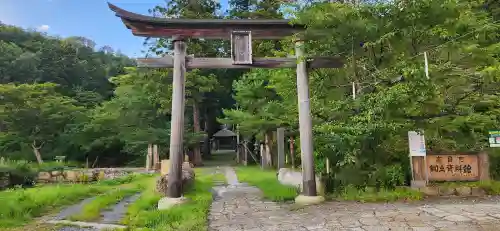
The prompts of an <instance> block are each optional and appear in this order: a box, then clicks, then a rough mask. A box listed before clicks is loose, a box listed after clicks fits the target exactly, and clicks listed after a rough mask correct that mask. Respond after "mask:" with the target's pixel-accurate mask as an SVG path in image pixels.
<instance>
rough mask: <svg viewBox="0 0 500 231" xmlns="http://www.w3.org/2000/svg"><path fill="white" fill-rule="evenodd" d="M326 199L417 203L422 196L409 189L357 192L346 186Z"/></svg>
mask: <svg viewBox="0 0 500 231" xmlns="http://www.w3.org/2000/svg"><path fill="white" fill-rule="evenodd" d="M328 199H335V200H344V201H359V202H391V201H418V200H422V199H423V194H422V193H421V192H419V191H415V190H413V189H410V188H396V189H394V190H387V189H381V190H379V191H377V190H375V189H374V188H366V189H364V190H359V189H357V188H355V187H352V186H348V187H346V188H344V189H343V190H342V192H340V193H339V194H337V195H330V196H329V197H328Z"/></svg>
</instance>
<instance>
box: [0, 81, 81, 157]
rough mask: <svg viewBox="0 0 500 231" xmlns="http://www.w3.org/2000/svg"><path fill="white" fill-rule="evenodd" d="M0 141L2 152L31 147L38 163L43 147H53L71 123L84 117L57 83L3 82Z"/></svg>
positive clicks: (0, 106)
mask: <svg viewBox="0 0 500 231" xmlns="http://www.w3.org/2000/svg"><path fill="white" fill-rule="evenodd" d="M0 97H1V101H0V102H1V103H0V121H2V126H3V129H2V131H1V132H0V134H1V135H0V143H1V144H2V145H0V146H2V147H3V149H4V150H3V151H9V150H12V149H14V150H15V149H20V148H21V146H30V147H31V148H32V150H33V153H34V154H35V157H36V160H37V161H38V163H43V156H42V152H41V150H42V149H43V148H44V147H46V146H49V147H53V146H54V144H56V143H57V142H58V140H59V139H60V137H61V135H62V134H64V133H65V130H66V129H67V128H68V126H70V125H71V124H72V123H76V122H78V121H79V119H82V117H84V116H85V113H84V108H82V107H79V106H76V105H75V104H76V101H75V100H73V99H71V98H69V97H66V96H63V95H61V94H59V93H57V92H56V85H54V84H50V83H45V84H33V85H28V84H21V85H14V84H2V85H0Z"/></svg>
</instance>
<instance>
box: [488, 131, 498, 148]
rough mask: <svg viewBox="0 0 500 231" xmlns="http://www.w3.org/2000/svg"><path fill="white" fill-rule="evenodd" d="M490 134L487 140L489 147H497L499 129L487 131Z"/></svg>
mask: <svg viewBox="0 0 500 231" xmlns="http://www.w3.org/2000/svg"><path fill="white" fill-rule="evenodd" d="M488 133H489V134H490V137H489V141H490V147H491V148H498V147H500V131H499V130H492V131H489V132H488Z"/></svg>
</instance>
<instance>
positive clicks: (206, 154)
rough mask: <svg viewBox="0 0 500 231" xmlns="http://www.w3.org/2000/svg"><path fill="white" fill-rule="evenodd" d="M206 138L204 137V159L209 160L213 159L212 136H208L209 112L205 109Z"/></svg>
mask: <svg viewBox="0 0 500 231" xmlns="http://www.w3.org/2000/svg"><path fill="white" fill-rule="evenodd" d="M204 117H205V127H204V131H205V136H204V137H203V157H205V159H207V160H209V159H210V158H211V157H212V144H210V136H209V135H208V134H209V132H210V129H209V126H208V125H209V123H208V110H207V109H205V115H204Z"/></svg>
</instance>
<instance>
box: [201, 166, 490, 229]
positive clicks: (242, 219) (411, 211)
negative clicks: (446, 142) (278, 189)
mask: <svg viewBox="0 0 500 231" xmlns="http://www.w3.org/2000/svg"><path fill="white" fill-rule="evenodd" d="M224 173H225V175H226V178H227V183H228V186H218V187H214V191H215V192H216V197H215V200H214V202H213V203H212V206H211V209H210V215H209V230H210V231H226V230H227V231H299V230H300V231H326V230H339V231H340V230H346V231H347V230H351V231H388V230H391V231H397V230H404V231H407V230H408V231H410V230H414V231H438V230H441V231H459V230H463V231H494V230H500V198H489V199H487V200H482V201H473V200H471V199H469V200H466V199H443V200H439V201H434V202H432V204H430V203H431V202H427V203H429V204H423V203H413V204H406V203H391V204H383V203H380V204H374V203H354V202H327V203H324V204H321V205H317V206H309V207H305V208H302V209H298V210H294V209H293V208H292V207H291V206H290V205H288V204H277V203H274V202H266V201H262V199H261V192H260V190H259V189H257V188H255V187H252V186H247V185H245V184H241V183H239V182H238V179H237V177H236V174H235V172H234V170H233V169H232V168H229V167H227V168H225V169H224Z"/></svg>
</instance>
